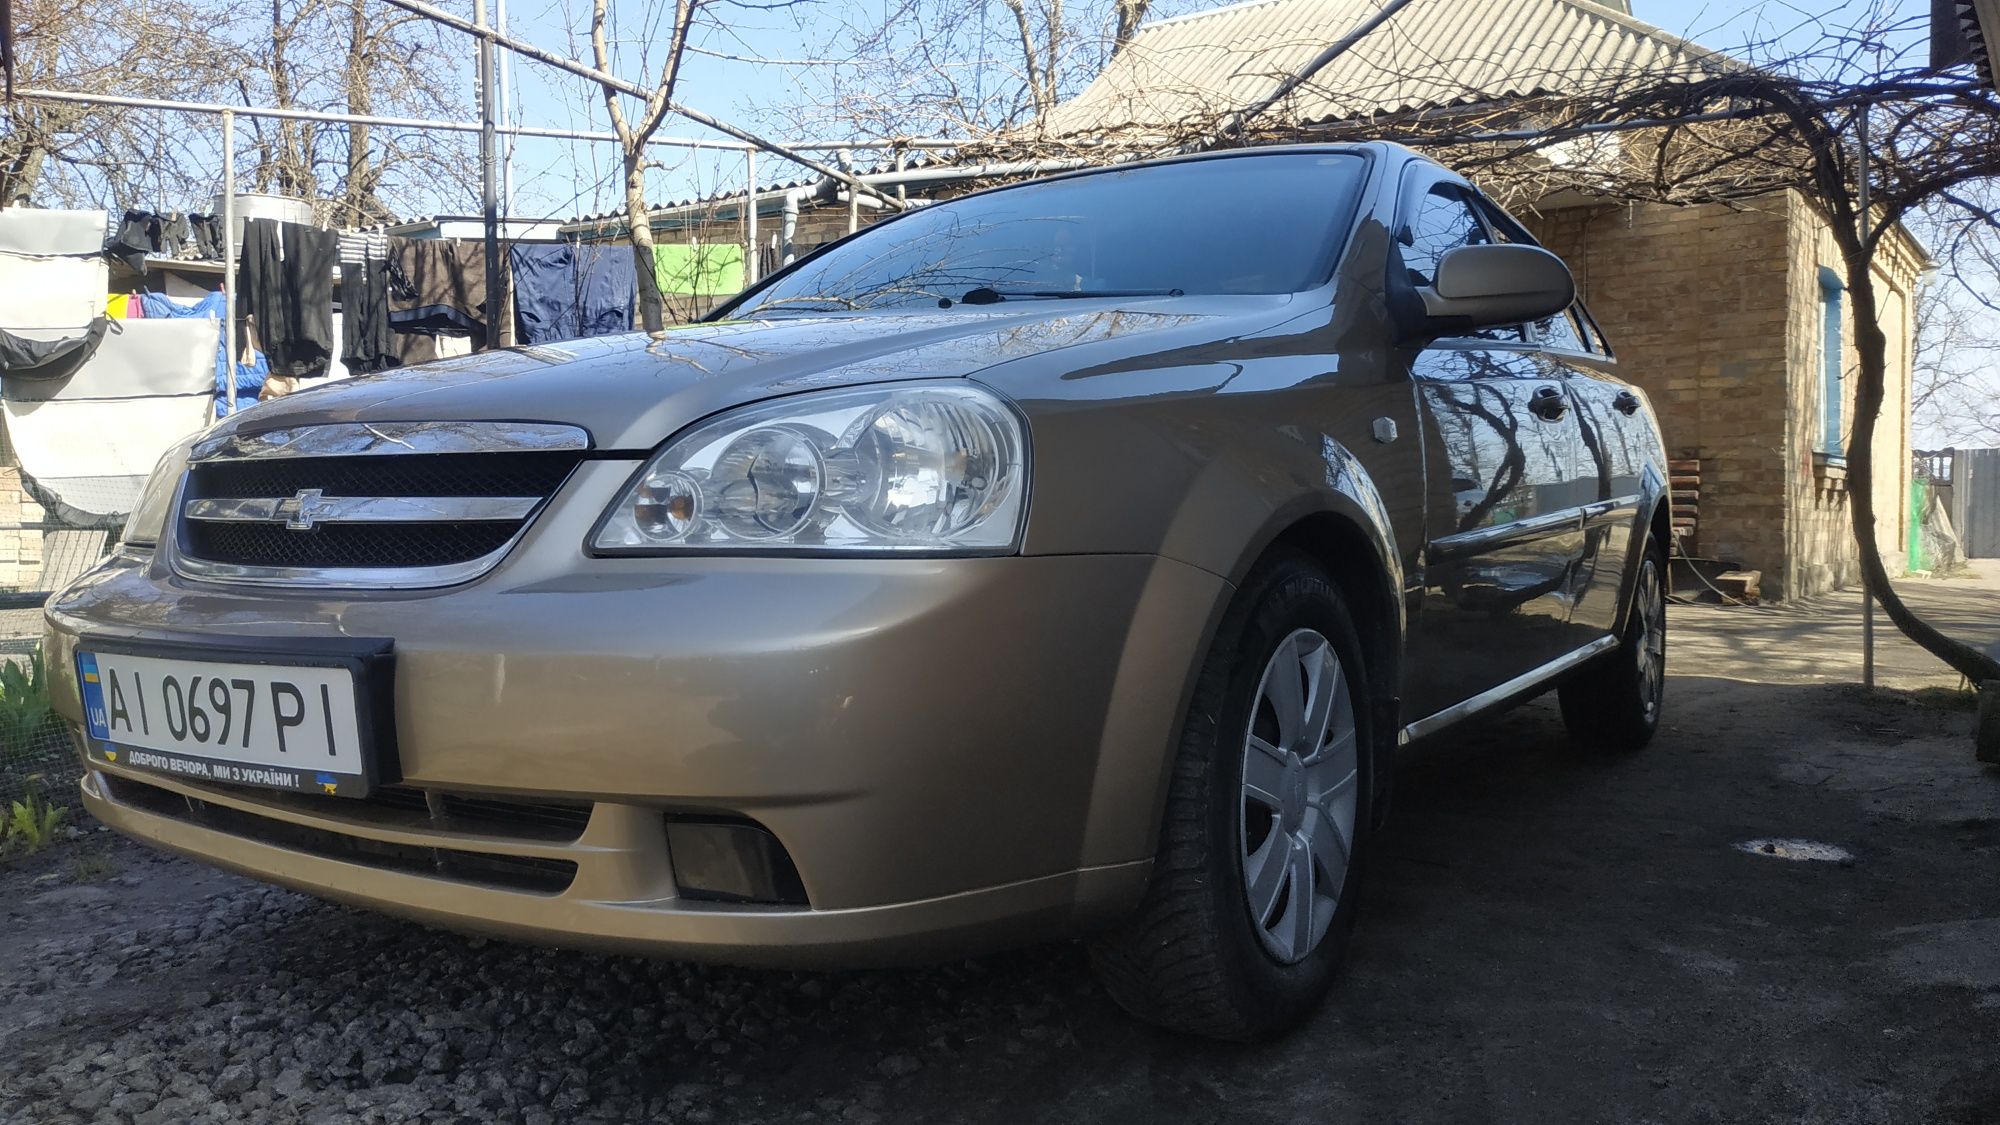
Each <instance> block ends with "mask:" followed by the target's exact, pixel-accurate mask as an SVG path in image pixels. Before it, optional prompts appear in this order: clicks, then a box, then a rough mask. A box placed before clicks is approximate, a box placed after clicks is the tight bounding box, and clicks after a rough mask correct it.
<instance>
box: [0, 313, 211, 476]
mask: <svg viewBox="0 0 2000 1125" xmlns="http://www.w3.org/2000/svg"><path fill="white" fill-rule="evenodd" d="M221 334H222V322H221V321H217V320H209V319H207V318H206V317H186V318H180V319H172V320H169V319H166V318H158V319H153V320H113V321H111V322H110V324H109V325H108V327H107V330H106V332H105V334H104V341H103V342H102V343H100V344H98V346H97V351H96V352H95V353H93V354H92V355H91V357H90V360H89V362H87V363H85V364H84V365H83V367H82V368H81V369H79V370H78V371H77V373H76V374H74V375H71V376H69V377H67V378H63V379H7V380H4V381H0V387H4V393H5V395H6V397H7V398H8V399H10V400H12V401H14V402H39V401H46V400H50V399H53V400H56V401H58V402H73V401H77V400H81V399H110V398H141V397H146V396H152V395H205V394H213V393H214V392H215V363H216V360H215V353H216V349H217V340H218V339H219V338H220V337H221ZM174 436H176V437H178V436H180V435H178V434H176V435H174ZM162 448H164V447H162ZM148 467H150V465H149V466H148Z"/></svg>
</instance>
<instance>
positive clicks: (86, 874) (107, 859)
mask: <svg viewBox="0 0 2000 1125" xmlns="http://www.w3.org/2000/svg"><path fill="white" fill-rule="evenodd" d="M78 853H79V854H78V855H76V856H75V857H74V858H73V859H71V860H70V861H69V881H70V882H72V883H101V882H103V881H104V880H106V879H109V878H111V877H112V876H113V875H116V874H118V857H117V856H114V855H112V854H111V852H110V850H109V849H106V848H80V849H78Z"/></svg>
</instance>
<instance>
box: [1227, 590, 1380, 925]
mask: <svg viewBox="0 0 2000 1125" xmlns="http://www.w3.org/2000/svg"><path fill="white" fill-rule="evenodd" d="M1359 763H1360V748H1359V747H1358V746H1357V745H1356V731H1355V725H1354V697H1353V695H1352V693H1350V692H1349V691H1348V688H1347V679H1346V677H1345V676H1344V675H1343V674H1342V671H1341V667H1340V658H1339V657H1337V656H1335V655H1334V652H1333V646H1332V645H1330V644H1328V643H1327V640H1326V638H1325V637H1323V636H1321V635H1320V634H1319V633H1317V632H1315V631H1314V630H1311V629H1300V630H1298V631H1296V632H1294V633H1292V634H1291V635H1290V636H1288V637H1286V638H1285V639H1284V640H1282V641H1280V642H1279V643H1278V650H1277V651H1276V652H1274V653H1272V654H1271V659H1270V660H1269V661H1268V662H1266V663H1265V665H1264V674H1263V676H1262V677H1261V678H1260V679H1259V680H1258V683H1257V695H1256V698H1255V699H1253V700H1251V708H1250V730H1249V732H1248V734H1247V735H1246V736H1245V738H1244V743H1243V800H1242V804H1243V811H1242V821H1241V829H1240V832H1239V834H1238V842H1239V845H1240V849H1241V855H1242V860H1243V865H1242V866H1243V890H1244V897H1245V899H1246V902H1247V905H1248V907H1249V910H1250V920H1251V922H1252V923H1254V925H1255V926H1256V930H1257V936H1258V938H1259V939H1260V940H1262V941H1263V943H1264V948H1265V950H1266V951H1268V952H1269V953H1270V954H1271V956H1272V957H1274V958H1276V959H1277V960H1278V961H1280V962H1283V963H1285V964H1291V963H1293V962H1296V961H1298V960H1300V959H1302V958H1304V957H1305V956H1306V955H1307V954H1308V953H1311V952H1312V951H1313V950H1314V949H1316V948H1318V946H1319V943H1320V940H1321V939H1322V938H1324V937H1325V936H1326V931H1327V927H1328V926H1330V925H1332V924H1333V913H1334V908H1335V907H1336V906H1338V905H1339V903H1340V891H1341V888H1342V887H1343V886H1345V885H1346V882H1347V866H1348V857H1349V855H1350V854H1351V852H1352V850H1353V847H1354V821H1355V809H1356V808H1357V805H1358V802H1359V800H1360V773H1359Z"/></svg>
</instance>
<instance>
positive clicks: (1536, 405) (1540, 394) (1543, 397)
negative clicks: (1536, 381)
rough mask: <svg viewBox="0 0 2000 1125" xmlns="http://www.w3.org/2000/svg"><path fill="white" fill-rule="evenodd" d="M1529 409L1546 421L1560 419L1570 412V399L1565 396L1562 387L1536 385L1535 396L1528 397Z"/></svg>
mask: <svg viewBox="0 0 2000 1125" xmlns="http://www.w3.org/2000/svg"><path fill="white" fill-rule="evenodd" d="M1528 411H1529V413H1531V414H1533V415H1534V416H1535V417H1537V418H1540V419H1541V420H1542V421H1544V422H1555V421H1559V420H1560V419H1561V418H1562V416H1563V415H1565V414H1567V413H1569V400H1568V399H1567V398H1565V397H1563V393H1562V388H1560V387H1536V388H1535V393H1534V396H1533V397H1531V398H1530V399H1528Z"/></svg>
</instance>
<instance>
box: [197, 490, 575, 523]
mask: <svg viewBox="0 0 2000 1125" xmlns="http://www.w3.org/2000/svg"><path fill="white" fill-rule="evenodd" d="M308 494H310V495H308ZM541 502H542V501H541V499H540V498H539V497H535V496H321V495H319V490H318V489H310V488H309V489H303V490H301V491H300V492H299V493H297V494H295V495H292V496H251V497H245V498H242V499H223V498H212V499H203V500H190V501H188V502H187V504H186V506H185V507H184V508H183V509H182V510H181V514H182V516H183V517H184V518H186V519H191V520H204V521H207V522H228V523H282V524H284V525H285V526H287V527H291V528H295V529H297V530H301V531H303V530H306V529H309V528H311V527H314V526H316V525H318V524H323V523H467V522H470V523H499V522H504V521H508V520H524V519H527V518H528V516H529V515H530V514H532V513H533V512H534V510H535V508H536V506H537V505H539V504H540V503H541Z"/></svg>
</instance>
